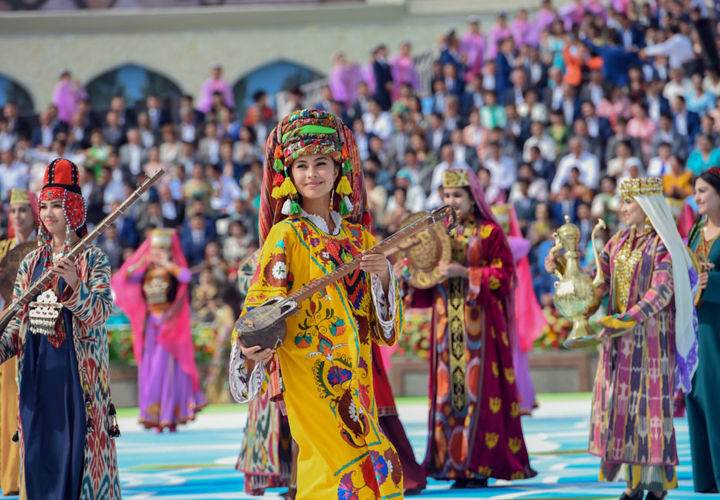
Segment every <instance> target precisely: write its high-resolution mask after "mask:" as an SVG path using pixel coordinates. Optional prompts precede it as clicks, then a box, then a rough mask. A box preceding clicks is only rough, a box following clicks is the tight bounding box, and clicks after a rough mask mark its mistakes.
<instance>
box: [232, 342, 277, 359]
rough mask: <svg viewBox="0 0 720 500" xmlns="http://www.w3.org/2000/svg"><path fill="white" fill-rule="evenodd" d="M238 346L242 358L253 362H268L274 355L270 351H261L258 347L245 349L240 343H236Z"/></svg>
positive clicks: (266, 349) (267, 349) (273, 352)
mask: <svg viewBox="0 0 720 500" xmlns="http://www.w3.org/2000/svg"><path fill="white" fill-rule="evenodd" d="M238 345H239V346H240V352H242V354H243V356H245V357H246V358H247V359H251V360H253V361H270V358H272V357H273V355H274V354H275V351H273V350H272V349H269V348H265V349H263V348H262V347H261V346H259V345H254V346H252V347H245V346H244V345H242V342H238Z"/></svg>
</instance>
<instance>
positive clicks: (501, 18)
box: [487, 12, 512, 59]
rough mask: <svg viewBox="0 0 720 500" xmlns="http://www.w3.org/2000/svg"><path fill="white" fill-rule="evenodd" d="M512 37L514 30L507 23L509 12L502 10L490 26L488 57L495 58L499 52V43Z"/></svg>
mask: <svg viewBox="0 0 720 500" xmlns="http://www.w3.org/2000/svg"><path fill="white" fill-rule="evenodd" d="M509 37H512V32H511V31H510V28H508V25H507V14H506V13H505V12H501V13H499V14H498V16H497V19H496V21H495V24H493V26H492V28H490V34H489V35H488V48H487V58H488V59H495V56H496V55H497V53H498V43H499V42H500V40H505V39H506V38H509Z"/></svg>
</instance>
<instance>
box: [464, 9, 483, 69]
mask: <svg viewBox="0 0 720 500" xmlns="http://www.w3.org/2000/svg"><path fill="white" fill-rule="evenodd" d="M460 55H461V56H463V57H464V58H465V64H466V65H467V67H468V70H467V72H466V73H465V81H466V82H469V81H471V80H472V78H473V76H475V75H478V74H480V73H481V72H482V67H483V62H484V61H485V35H483V34H482V33H481V31H480V19H479V18H478V17H477V16H470V17H469V18H468V31H467V33H465V34H464V35H463V37H462V39H461V40H460Z"/></svg>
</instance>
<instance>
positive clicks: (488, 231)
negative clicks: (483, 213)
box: [480, 224, 493, 239]
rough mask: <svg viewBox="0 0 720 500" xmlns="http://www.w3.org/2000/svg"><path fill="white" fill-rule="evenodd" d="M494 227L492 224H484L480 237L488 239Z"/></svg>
mask: <svg viewBox="0 0 720 500" xmlns="http://www.w3.org/2000/svg"><path fill="white" fill-rule="evenodd" d="M492 230H493V227H492V226H491V225H490V224H483V225H482V226H481V227H480V237H481V238H482V239H486V238H487V237H488V236H490V234H491V233H492Z"/></svg>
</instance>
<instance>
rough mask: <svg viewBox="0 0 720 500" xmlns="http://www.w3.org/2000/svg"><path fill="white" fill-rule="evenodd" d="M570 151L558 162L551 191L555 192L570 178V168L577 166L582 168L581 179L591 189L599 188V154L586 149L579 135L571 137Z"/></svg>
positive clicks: (579, 168)
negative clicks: (596, 154)
mask: <svg viewBox="0 0 720 500" xmlns="http://www.w3.org/2000/svg"><path fill="white" fill-rule="evenodd" d="M568 150H569V153H568V154H567V155H565V156H564V157H563V158H562V160H560V163H559V164H558V168H557V172H556V173H555V178H554V179H553V182H552V185H551V187H550V191H551V192H552V193H553V194H555V193H558V192H559V191H560V188H561V187H562V186H563V185H564V184H565V183H566V182H567V181H568V179H569V178H570V170H572V168H573V167H577V168H578V170H580V181H581V182H582V183H583V184H585V185H586V186H587V187H589V188H590V189H597V186H598V181H599V180H600V164H599V163H598V159H597V156H595V155H593V154H590V153H588V152H587V151H585V150H584V146H583V142H582V140H580V139H578V138H577V137H573V138H572V139H570V142H569V144H568Z"/></svg>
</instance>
